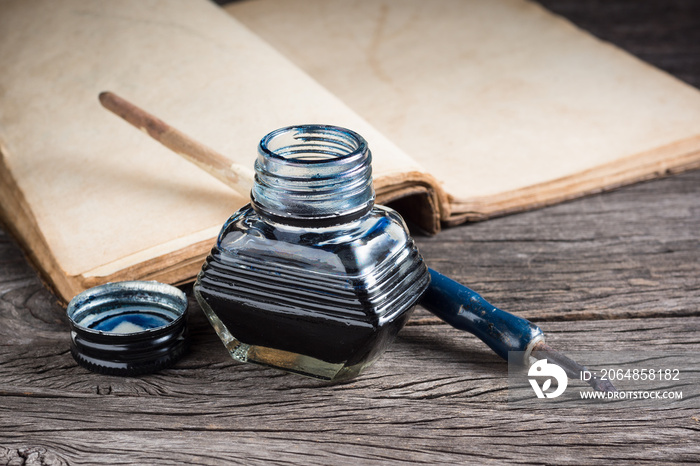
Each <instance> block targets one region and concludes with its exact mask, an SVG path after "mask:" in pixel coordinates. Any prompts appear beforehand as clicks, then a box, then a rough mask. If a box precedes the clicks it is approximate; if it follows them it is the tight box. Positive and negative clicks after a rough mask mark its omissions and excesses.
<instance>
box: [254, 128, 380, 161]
mask: <svg viewBox="0 0 700 466" xmlns="http://www.w3.org/2000/svg"><path fill="white" fill-rule="evenodd" d="M260 148H261V150H262V151H263V152H265V153H266V154H267V155H268V156H270V157H279V158H283V159H286V160H295V161H300V162H305V161H308V162H314V161H320V162H324V161H329V160H334V159H338V158H343V157H349V156H352V155H353V154H356V153H361V152H365V151H367V143H366V142H365V140H364V139H363V138H362V137H361V136H360V135H358V134H357V133H355V132H353V131H350V130H348V129H344V128H339V127H335V126H326V125H306V126H296V127H291V128H282V129H279V130H277V131H273V132H271V133H270V134H268V135H267V136H265V137H264V138H263V139H262V141H261V142H260Z"/></svg>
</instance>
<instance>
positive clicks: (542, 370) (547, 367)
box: [527, 359, 569, 398]
mask: <svg viewBox="0 0 700 466" xmlns="http://www.w3.org/2000/svg"><path fill="white" fill-rule="evenodd" d="M527 375H528V376H529V377H537V378H543V377H546V379H545V380H544V382H543V383H542V386H540V384H539V383H538V381H537V379H532V378H531V379H528V380H529V381H530V385H532V389H533V390H534V391H535V394H536V395H537V398H545V397H547V398H556V397H558V396H559V395H561V394H562V393H564V390H566V386H567V384H568V383H569V379H568V377H567V376H566V372H564V369H562V368H561V367H559V366H557V365H556V364H550V363H548V362H547V360H546V359H539V360H538V361H537V362H535V363H534V364H533V365H532V366H530V370H529V371H528V372H527ZM552 379H554V380H556V381H557V388H556V390H554V391H552V392H547V390H549V389H550V388H551V386H552Z"/></svg>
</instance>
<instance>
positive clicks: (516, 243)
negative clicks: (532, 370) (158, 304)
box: [0, 0, 700, 465]
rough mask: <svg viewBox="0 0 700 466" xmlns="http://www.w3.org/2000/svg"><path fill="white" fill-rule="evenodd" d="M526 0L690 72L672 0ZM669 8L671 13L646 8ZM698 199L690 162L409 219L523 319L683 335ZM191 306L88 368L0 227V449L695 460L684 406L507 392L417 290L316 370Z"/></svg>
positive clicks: (150, 454) (84, 456) (693, 74)
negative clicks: (347, 359) (169, 357)
mask: <svg viewBox="0 0 700 466" xmlns="http://www.w3.org/2000/svg"><path fill="white" fill-rule="evenodd" d="M543 3H544V4H545V5H546V6H548V7H550V8H552V9H554V10H555V11H557V12H560V13H564V14H566V15H567V16H568V17H570V18H571V19H572V20H573V21H575V22H578V23H579V24H581V25H583V26H584V27H586V28H589V29H591V30H593V32H594V33H596V34H598V35H599V36H601V37H604V38H606V39H608V40H615V41H616V42H617V43H621V44H623V45H624V46H625V47H626V48H628V49H629V50H632V51H633V52H635V51H638V50H642V51H644V50H647V48H648V47H656V49H655V50H658V57H661V58H658V57H656V55H654V54H651V55H650V56H651V58H654V57H656V58H658V59H659V60H660V61H662V62H665V63H666V62H668V63H672V64H673V67H676V68H673V67H672V69H671V71H673V70H674V69H675V70H680V71H674V73H676V74H677V75H678V76H679V77H682V79H685V80H686V81H688V82H693V83H695V84H696V85H697V82H698V81H693V80H700V73H698V71H697V68H694V67H695V66H697V65H694V64H693V63H697V62H694V61H693V60H695V58H693V57H697V53H695V52H693V50H696V49H694V47H697V43H698V41H697V40H696V41H695V42H692V43H690V42H687V43H686V42H684V39H683V36H685V37H687V40H688V41H691V40H692V38H693V37H696V36H694V35H693V34H695V33H694V32H689V33H688V34H685V35H684V34H679V35H676V34H675V33H674V32H673V31H672V30H669V28H671V29H673V28H680V26H678V24H679V23H678V22H680V23H681V24H686V21H688V19H687V18H685V17H684V15H683V14H682V11H683V9H685V11H686V12H689V13H692V12H693V11H696V10H694V8H696V6H694V4H692V3H690V2H681V1H674V2H663V1H659V2H645V3H644V4H643V5H644V6H643V7H641V6H638V5H639V4H638V3H637V2H631V1H621V0H615V1H612V2H602V1H601V2H598V1H596V2H573V1H565V0H560V1H550V0H547V1H543ZM665 5H671V7H668V8H666V6H665ZM655 8H656V9H655ZM667 9H668V10H669V11H671V13H668V14H672V13H673V11H675V10H674V9H678V10H679V11H680V13H674V14H676V16H674V17H672V18H671V19H669V17H668V16H663V19H664V21H661V20H658V21H657V19H656V18H657V17H660V13H659V11H666V10H667ZM644 11H649V12H651V13H647V14H646V16H645V14H644V13H643V12H644ZM686 16H689V14H688V15H686ZM699 17H700V15H696V21H695V24H696V26H695V28H696V29H695V30H697V29H698V28H697V18H699ZM626 18H628V19H629V21H630V22H625V21H626ZM673 18H676V19H675V20H674V19H673ZM674 25H676V26H674ZM640 29H641V30H643V31H650V32H649V33H645V34H638V30H640ZM681 30H687V28H686V29H683V28H681ZM606 34H607V37H605V35H606ZM650 34H651V38H652V39H651V41H650V42H649V43H648V45H644V43H643V42H644V41H647V40H650V39H649V37H647V36H649V35H650ZM668 37H672V38H673V40H672V41H671V42H670V45H669V42H668V40H669V39H668ZM664 38H666V39H664ZM655 43H656V44H657V45H655V46H654V45H653V44H655ZM684 43H686V44H690V45H686V46H684V45H683V44H684ZM649 44H650V45H649ZM664 44H666V45H664ZM635 53H636V52H635ZM688 56H690V57H691V58H687V57H688ZM684 57H685V58H684ZM646 58H647V59H649V60H650V61H653V60H652V59H650V58H649V57H646ZM655 64H657V65H658V64H659V63H655ZM699 200H700V172H691V173H686V174H684V175H680V176H673V177H669V178H666V179H662V180H657V181H653V182H648V183H643V184H639V185H636V186H631V187H627V188H624V189H620V190H618V191H615V192H611V193H607V194H604V195H599V196H592V197H589V198H586V199H581V200H578V201H574V202H570V203H566V204H561V205H558V206H554V207H550V208H546V209H542V210H539V211H535V212H530V213H525V214H520V215H514V216H509V217H503V218H499V219H494V220H491V221H488V222H484V223H477V224H472V225H466V226H463V227H458V228H452V229H446V230H444V231H443V232H442V233H440V234H439V235H437V236H435V237H427V236H420V235H417V238H416V239H417V242H418V245H419V247H420V249H421V252H422V253H423V255H424V257H425V259H426V261H427V262H428V263H429V265H430V266H432V267H434V268H435V269H437V270H438V271H440V272H442V273H445V274H448V275H451V276H453V277H455V278H456V279H457V280H459V281H461V282H463V283H465V284H467V285H469V286H471V287H472V288H474V289H476V290H478V291H479V292H481V293H482V294H483V295H484V296H485V297H486V298H487V299H489V300H491V301H492V302H493V303H494V304H495V305H498V306H499V307H501V308H503V309H505V310H510V311H514V312H516V313H518V314H520V315H523V316H526V317H528V318H531V319H533V320H535V321H537V322H538V324H540V325H541V326H542V327H543V329H544V330H545V331H546V332H547V334H548V341H549V342H550V343H551V344H552V345H553V346H555V347H557V348H560V349H562V350H565V351H576V350H591V349H595V348H596V347H597V346H598V345H609V346H612V347H614V348H615V349H617V350H633V351H636V350H640V349H642V348H644V349H650V348H657V349H660V348H667V349H671V350H673V351H691V352H696V353H697V352H698V350H700V338H699V336H700V234H699V233H698V232H700V201H699ZM191 311H192V313H191V317H190V324H191V328H192V331H193V332H192V333H193V341H192V349H191V351H190V352H189V353H188V354H187V355H186V356H185V357H184V358H183V359H182V360H181V361H180V362H179V363H178V364H177V365H176V366H175V367H173V368H171V369H169V370H167V371H163V372H161V373H158V374H153V375H148V376H144V377H139V378H119V377H110V376H102V375H99V374H93V373H90V372H88V371H86V370H84V369H82V368H80V367H79V366H77V364H76V363H75V362H74V361H73V359H72V358H71V356H70V353H69V351H68V342H69V334H68V325H67V322H66V318H65V315H64V311H63V309H62V308H61V307H60V306H58V305H57V304H56V300H55V299H54V297H53V296H52V295H51V294H50V293H49V292H48V291H47V290H46V289H45V288H44V287H43V286H42V284H41V281H40V279H39V278H38V276H37V275H36V274H35V272H34V271H33V270H32V269H31V268H30V266H29V265H28V264H27V262H26V261H25V259H24V257H23V256H22V253H21V252H20V251H19V249H18V248H17V247H16V246H15V245H14V243H13V242H12V241H11V239H10V238H9V237H8V235H7V234H6V233H0V464H12V465H23V464H24V465H30V464H49V465H64V464H95V463H105V464H182V463H188V464H225V463H237V464H324V465H325V464H368V463H377V462H386V463H393V464H402V463H406V464H408V463H412V464H416V463H417V464H435V463H442V464H448V463H449V464H453V463H474V462H476V463H485V462H495V463H504V462H508V463H539V464H541V463H560V464H607V463H610V462H613V461H620V460H622V461H625V462H628V463H683V462H685V463H697V462H698V461H699V460H700V446H699V445H698V442H697V439H698V432H699V431H700V409H695V408H693V409H691V408H658V409H652V410H634V411H632V410H630V409H622V408H620V409H612V408H611V409H606V410H596V411H595V412H586V411H583V410H582V409H580V408H576V409H571V410H569V411H564V410H554V411H545V410H525V409H512V408H509V407H508V405H507V403H506V398H507V390H506V388H507V380H506V375H507V366H506V364H505V363H504V362H502V361H500V360H499V359H498V358H497V357H496V356H495V355H493V354H492V353H490V352H489V350H488V349H487V348H486V347H485V346H484V345H482V344H480V343H479V342H478V341H475V339H474V338H473V337H470V336H468V335H465V334H463V333H460V332H458V331H456V330H453V329H451V328H450V327H448V326H447V325H445V324H442V323H440V322H439V321H437V319H435V318H433V317H431V316H430V315H429V314H428V313H427V312H425V311H422V310H418V311H417V312H416V314H415V315H414V317H413V318H412V319H411V321H410V322H409V325H408V326H407V327H406V328H405V329H404V330H403V331H402V332H401V333H400V335H399V338H398V339H397V341H396V342H395V344H394V345H393V346H392V347H391V348H390V349H389V351H388V352H387V353H386V354H385V356H384V357H383V358H382V359H381V360H380V361H379V362H378V363H377V364H376V365H375V366H374V367H373V368H372V369H371V370H370V371H369V372H367V373H366V374H365V375H363V376H361V377H360V378H358V379H356V380H354V381H351V382H348V383H344V384H340V385H330V386H329V385H327V384H324V383H321V382H316V381H313V380H309V379H303V378H299V377H296V376H291V375H286V374H283V373H280V372H277V371H274V370H270V369H264V368H260V367H256V366H252V365H244V364H239V363H237V362H235V361H233V360H232V359H231V358H230V357H229V356H228V354H227V353H226V351H225V350H224V348H223V345H221V343H220V342H219V341H218V339H216V336H215V334H214V332H213V330H212V329H211V327H210V326H209V324H208V323H207V322H206V319H205V318H204V316H203V314H202V312H201V310H200V309H199V308H198V307H197V306H196V304H195V303H194V302H192V306H191Z"/></svg>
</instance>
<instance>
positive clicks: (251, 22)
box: [226, 0, 700, 222]
mask: <svg viewBox="0 0 700 466" xmlns="http://www.w3.org/2000/svg"><path fill="white" fill-rule="evenodd" d="M226 9H227V11H228V12H229V13H231V14H232V15H233V16H234V17H236V18H237V19H239V20H240V21H241V22H243V23H244V24H245V25H246V26H248V27H249V28H250V29H251V30H252V31H253V32H255V33H256V34H258V35H259V36H260V37H262V38H263V39H265V40H266V41H267V42H268V43H270V44H271V45H272V46H274V47H275V48H276V49H277V50H279V51H280V52H281V53H283V54H284V55H285V56H287V57H288V58H290V59H291V60H292V61H293V62H294V63H295V64H297V65H298V66H299V67H300V68H302V69H304V70H305V71H306V72H307V73H309V74H310V75H311V76H312V77H313V78H315V79H316V80H317V81H318V82H319V83H320V84H322V85H323V86H325V87H326V88H327V89H328V90H330V91H331V92H332V93H334V94H335V95H337V96H338V97H340V98H341V99H342V100H343V101H344V102H345V103H346V104H348V106H350V107H351V108H352V109H354V110H355V111H356V112H357V113H359V114H360V115H362V116H364V117H365V118H366V119H367V120H368V121H369V122H370V123H371V124H373V125H374V126H375V127H376V128H377V129H378V130H380V131H381V132H382V133H383V134H385V135H386V136H387V137H389V139H391V140H392V141H394V142H395V143H396V144H397V145H399V146H400V147H401V148H402V149H403V150H404V151H405V152H406V153H407V154H409V155H410V156H411V157H413V158H414V159H415V160H417V161H418V162H419V163H421V164H422V165H423V166H424V167H425V168H426V169H427V171H428V172H429V173H431V174H432V175H434V176H435V177H436V178H437V179H438V180H439V181H440V182H442V186H443V188H444V190H445V191H446V192H447V193H449V195H450V196H451V202H450V208H451V216H450V217H449V219H448V218H445V220H448V221H451V222H459V221H462V220H464V219H465V218H480V217H483V216H488V215H492V214H498V213H503V212H508V211H514V210H522V209H524V208H531V207H535V206H538V205H542V204H547V203H552V202H556V201H559V200H563V199H567V198H571V197H575V196H580V195H582V194H585V193H590V192H596V191H599V190H601V189H606V188H611V187H615V186H618V185H621V184H625V183H630V182H633V181H638V180H641V179H645V178H650V177H653V176H658V175H659V174H663V173H665V172H666V171H679V170H683V169H689V168H693V167H697V166H699V165H700V92H699V91H698V90H697V89H694V88H692V87H691V86H688V85H686V84H683V83H681V82H680V81H678V80H676V79H675V78H673V77H671V76H669V75H667V74H665V73H663V72H661V71H659V70H657V69H655V68H653V67H651V66H649V65H647V64H645V63H643V62H641V61H640V60H638V59H636V58H634V57H632V56H630V55H629V54H627V53H625V52H623V51H621V50H619V49H617V48H615V47H614V46H612V45H610V44H607V43H604V42H602V41H600V40H598V39H596V38H594V37H592V36H590V35H589V34H587V33H585V32H583V31H581V30H579V29H577V28H576V27H575V26H573V25H572V24H570V23H568V22H567V21H566V20H564V19H562V18H559V17H556V16H555V15H553V14H551V13H549V12H548V11H546V10H545V9H544V8H542V7H540V6H539V5H537V4H534V3H530V2H527V1H523V0H490V1H481V0H431V1H423V0H383V1H373V0H348V1H333V0H249V1H244V2H235V3H232V4H230V5H228V6H227V7H226Z"/></svg>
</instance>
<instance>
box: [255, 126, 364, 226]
mask: <svg viewBox="0 0 700 466" xmlns="http://www.w3.org/2000/svg"><path fill="white" fill-rule="evenodd" d="M371 160H372V156H371V153H370V151H369V149H368V147H367V142H366V141H365V140H364V138H362V136H360V135H359V134H357V133H355V132H354V131H350V130H348V129H345V128H340V127H337V126H327V125H302V126H291V127H287V128H282V129H278V130H276V131H273V132H271V133H270V134H268V135H267V136H265V137H264V138H263V139H262V141H260V147H259V151H258V158H257V160H256V162H255V184H254V186H253V190H252V193H251V197H252V204H253V207H254V208H255V209H256V211H258V213H259V214H260V215H263V216H265V217H267V218H270V219H272V220H275V221H278V222H283V223H288V224H293V225H298V226H308V227H315V226H324V225H332V224H339V223H344V222H346V221H349V220H352V219H354V218H359V217H360V216H362V215H364V214H366V213H367V212H369V211H370V210H371V209H372V207H373V206H374V188H373V187H372V168H371Z"/></svg>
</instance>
